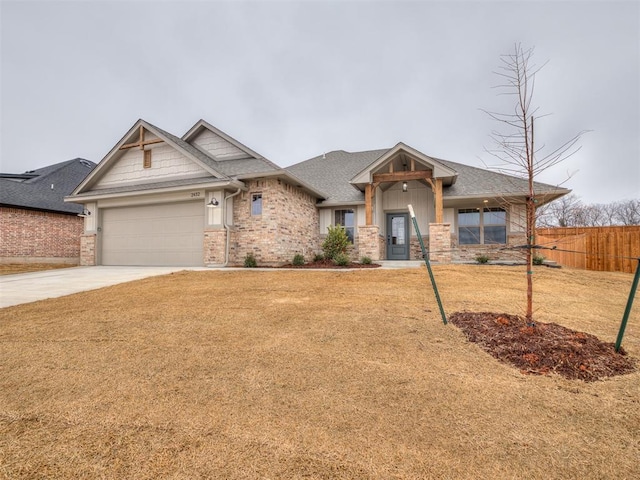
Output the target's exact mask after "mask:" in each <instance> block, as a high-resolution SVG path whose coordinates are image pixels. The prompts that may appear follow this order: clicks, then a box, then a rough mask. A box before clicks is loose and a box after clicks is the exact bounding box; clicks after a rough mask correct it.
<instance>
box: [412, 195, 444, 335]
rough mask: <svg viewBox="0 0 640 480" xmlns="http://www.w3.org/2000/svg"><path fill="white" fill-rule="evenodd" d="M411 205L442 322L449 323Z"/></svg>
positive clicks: (414, 224)
mask: <svg viewBox="0 0 640 480" xmlns="http://www.w3.org/2000/svg"><path fill="white" fill-rule="evenodd" d="M407 206H408V207H409V214H410V215H411V221H412V222H413V228H415V229H416V235H418V241H419V242H420V248H421V249H422V258H424V263H426V264H427V270H428V271H429V278H430V279H431V285H433V292H434V293H435V294H436V300H437V302H438V308H439V309H440V315H441V316H442V323H444V324H445V325H446V324H447V316H446V315H445V314H444V308H442V301H440V294H439V293H438V286H437V285H436V279H435V278H434V277H433V271H432V270H431V263H430V262H429V255H428V254H427V251H426V249H425V248H424V242H423V241H422V235H420V228H418V221H417V220H416V215H415V213H413V206H412V205H407Z"/></svg>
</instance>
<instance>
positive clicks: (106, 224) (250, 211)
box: [66, 120, 569, 266]
mask: <svg viewBox="0 0 640 480" xmlns="http://www.w3.org/2000/svg"><path fill="white" fill-rule="evenodd" d="M527 190H528V189H527V183H526V181H524V180H523V179H520V178H515V177H512V176H508V175H503V174H500V173H496V172H491V171H487V170H483V169H479V168H474V167H470V166H467V165H463V164H459V163H454V162H450V161H445V160H440V159H436V158H433V157H429V156H428V155H425V154H423V153H421V152H419V151H417V150H415V149H413V148H412V147H409V146H408V145H405V144H403V143H399V144H397V145H396V146H395V147H393V148H390V149H382V150H371V151H366V152H355V153H349V152H345V151H342V150H340V151H335V152H330V153H327V154H324V155H321V156H318V157H315V158H312V159H310V160H307V161H304V162H301V163H298V164H296V165H293V166H291V167H288V168H286V169H283V168H280V167H278V166H277V165H275V164H274V163H272V162H270V161H269V160H267V159H265V158H264V157H262V156H261V155H259V154H258V153H256V152H254V151H253V150H251V149H250V148H248V147H246V146H245V145H243V144H242V143H240V142H238V141H237V140H235V139H233V138H232V137H230V136H229V135H227V134H225V133H224V132H222V131H220V130H218V129H217V128H215V127H213V126H212V125H210V124H208V123H207V122H205V121H204V120H200V121H199V122H197V123H196V124H195V125H194V126H193V127H192V128H191V129H190V130H189V131H188V132H187V133H186V134H185V135H184V136H182V138H179V137H176V136H174V135H172V134H170V133H168V132H166V131H164V130H161V129H160V128H158V127H156V126H154V125H151V124H150V123H148V122H146V121H144V120H139V121H137V122H136V123H135V124H134V125H133V126H132V127H131V128H130V129H129V130H128V132H127V133H126V134H125V135H124V137H123V138H122V139H121V140H120V141H119V142H118V143H117V144H116V145H115V146H114V147H113V148H112V149H111V151H110V152H109V153H108V154H107V155H106V156H105V158H104V159H103V160H102V161H101V162H100V163H99V164H98V166H97V167H96V168H95V169H94V170H93V171H92V172H91V174H90V175H88V176H87V177H86V179H85V180H84V181H83V182H82V183H81V184H80V185H79V186H78V188H76V189H75V190H74V191H73V193H72V194H71V195H69V196H68V197H67V198H66V201H68V202H75V203H80V204H82V205H83V207H84V208H85V209H86V211H87V213H88V215H87V216H86V217H85V219H84V222H85V224H84V232H83V233H82V236H81V252H82V254H81V263H82V264H83V265H96V264H97V265H184V266H190V265H206V266H213V265H227V264H232V265H234V264H241V263H242V261H243V259H244V258H245V256H246V255H247V254H252V255H253V256H254V257H255V258H256V260H257V261H258V263H259V264H262V265H277V264H283V263H289V262H291V261H292V259H293V257H294V255H295V254H298V253H301V254H303V255H304V256H305V257H306V258H307V259H310V257H311V256H312V255H313V254H315V253H317V252H319V251H320V249H321V243H322V238H323V237H324V235H325V234H326V232H327V227H328V226H330V225H336V224H340V225H343V226H345V228H346V230H347V233H348V235H349V237H350V239H351V241H352V243H353V248H352V249H351V252H352V256H353V258H356V259H357V258H359V257H361V256H363V255H366V256H369V257H370V258H372V259H373V260H380V259H388V260H404V259H409V258H420V251H419V247H418V245H419V242H418V241H417V237H416V232H415V231H414V229H413V226H412V225H411V223H410V221H409V217H408V212H407V205H408V204H412V205H413V207H414V210H415V211H416V216H417V219H418V224H419V227H420V231H421V233H422V235H423V236H424V240H425V243H426V244H427V245H429V249H430V251H431V256H432V259H434V260H436V261H440V262H450V261H458V260H466V259H470V258H475V256H476V255H477V254H478V253H479V252H489V253H491V254H492V255H494V256H495V257H497V256H499V255H500V249H501V248H502V247H504V246H505V245H507V244H514V243H522V242H524V233H523V230H524V228H523V225H522V219H523V217H524V204H525V198H526V197H525V196H526V192H527ZM568 192H569V190H566V189H562V188H558V187H553V186H551V185H545V184H540V183H536V200H537V202H538V205H542V204H544V203H546V202H548V201H551V200H553V199H555V198H558V197H560V196H562V195H564V194H566V193H568Z"/></svg>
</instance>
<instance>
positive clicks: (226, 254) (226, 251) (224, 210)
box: [222, 188, 242, 267]
mask: <svg viewBox="0 0 640 480" xmlns="http://www.w3.org/2000/svg"><path fill="white" fill-rule="evenodd" d="M240 192H242V188H238V190H236V191H235V193H232V194H231V195H227V196H226V197H224V201H223V202H222V218H223V220H222V224H223V225H224V229H225V230H226V231H227V242H226V245H225V249H224V263H223V264H222V266H223V267H226V266H227V265H228V264H229V246H230V244H231V227H230V226H229V225H228V224H227V200H229V199H230V198H233V197H235V196H236V195H238V194H239V193H240Z"/></svg>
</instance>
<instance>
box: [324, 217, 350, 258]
mask: <svg viewBox="0 0 640 480" xmlns="http://www.w3.org/2000/svg"><path fill="white" fill-rule="evenodd" d="M328 230H329V232H328V234H327V238H325V239H324V242H323V243H322V251H323V252H324V258H326V259H328V260H335V259H336V256H337V255H340V254H344V253H346V251H347V247H348V246H349V237H347V232H346V230H345V229H344V227H343V226H342V225H336V226H335V227H334V226H331V225H330V226H329V227H328Z"/></svg>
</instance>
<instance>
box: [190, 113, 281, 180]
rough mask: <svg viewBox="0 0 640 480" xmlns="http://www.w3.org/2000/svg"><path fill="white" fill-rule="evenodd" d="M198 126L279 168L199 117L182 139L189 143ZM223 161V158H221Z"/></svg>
mask: <svg viewBox="0 0 640 480" xmlns="http://www.w3.org/2000/svg"><path fill="white" fill-rule="evenodd" d="M200 128H205V129H207V130H209V131H210V132H212V133H215V134H216V135H218V136H220V137H222V138H223V139H225V140H226V141H227V142H229V143H230V144H232V145H233V146H235V147H237V148H239V149H240V150H242V151H243V152H245V153H247V154H248V155H250V156H252V157H253V158H257V159H261V160H264V161H266V162H268V163H270V164H272V165H273V166H274V167H276V168H280V167H278V165H276V164H275V163H273V162H272V161H271V160H268V159H267V158H265V157H264V156H263V155H260V154H259V153H258V152H256V151H254V150H251V149H250V148H249V147H247V146H246V145H245V144H243V143H242V142H239V141H238V140H236V139H235V138H233V137H232V136H230V135H228V134H226V133H224V132H223V131H222V130H220V129H219V128H216V127H214V126H213V125H211V124H210V123H209V122H207V121H206V120H203V119H200V120H198V121H197V122H196V124H195V125H194V126H193V127H191V128H190V129H189V131H188V132H187V133H185V134H184V135H183V136H182V140H184V141H185V142H187V143H188V144H191V140H192V137H193V136H194V134H195V133H196V132H197V131H198V130H199V129H200ZM221 161H223V160H221Z"/></svg>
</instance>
